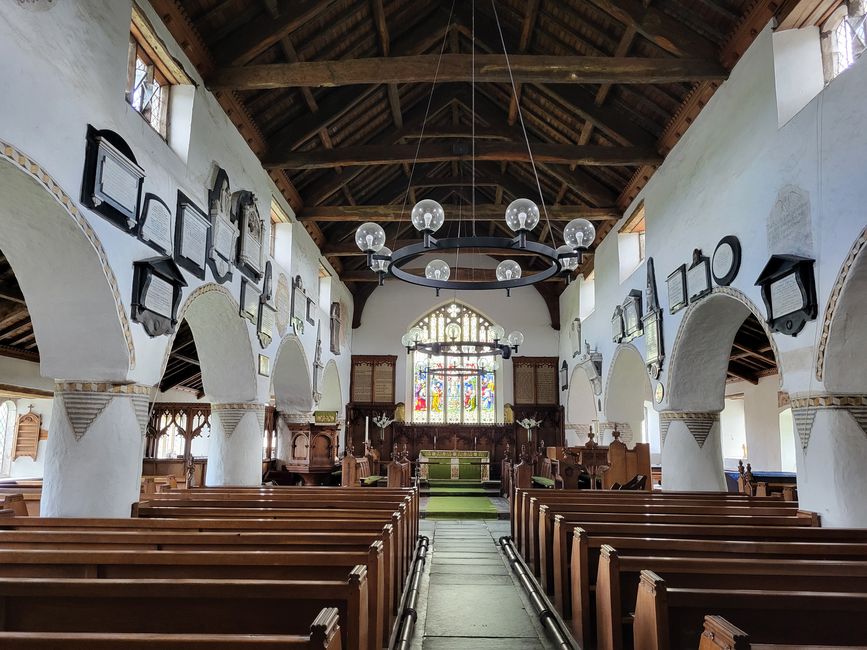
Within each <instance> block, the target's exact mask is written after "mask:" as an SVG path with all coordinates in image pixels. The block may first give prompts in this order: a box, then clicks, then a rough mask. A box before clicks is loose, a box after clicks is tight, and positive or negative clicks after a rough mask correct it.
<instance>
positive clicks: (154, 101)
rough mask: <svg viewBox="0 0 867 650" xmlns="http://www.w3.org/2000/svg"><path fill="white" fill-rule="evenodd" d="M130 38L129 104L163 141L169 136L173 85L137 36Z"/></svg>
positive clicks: (134, 32) (127, 90)
mask: <svg viewBox="0 0 867 650" xmlns="http://www.w3.org/2000/svg"><path fill="white" fill-rule="evenodd" d="M133 30H134V31H133V32H131V33H130V35H129V58H128V61H127V86H126V101H127V102H129V104H130V106H132V107H133V108H134V109H135V110H136V112H138V113H139V114H141V116H142V117H143V118H144V119H145V120H146V121H147V123H148V124H150V125H151V127H152V128H153V129H154V130H155V131H156V132H158V133H159V134H160V135H161V136H162V137H163V138H165V137H167V134H168V112H169V93H170V92H171V83H170V81H169V78H168V76H167V75H166V72H165V70H164V69H163V67H162V66H161V65H159V63H158V62H157V60H156V59H155V57H153V56H152V55H151V54H149V53H148V51H147V48H146V47H145V45H144V44H143V43H142V40H141V39H139V38H138V37H137V35H136V31H135V25H133Z"/></svg>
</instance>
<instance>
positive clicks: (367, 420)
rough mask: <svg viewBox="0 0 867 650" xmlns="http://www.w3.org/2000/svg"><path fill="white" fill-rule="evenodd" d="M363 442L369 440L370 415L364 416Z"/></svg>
mask: <svg viewBox="0 0 867 650" xmlns="http://www.w3.org/2000/svg"><path fill="white" fill-rule="evenodd" d="M364 442H370V416H369V415H365V416H364Z"/></svg>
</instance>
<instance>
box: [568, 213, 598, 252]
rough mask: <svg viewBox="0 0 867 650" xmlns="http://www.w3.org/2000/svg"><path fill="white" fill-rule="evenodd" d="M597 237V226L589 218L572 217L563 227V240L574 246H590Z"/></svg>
mask: <svg viewBox="0 0 867 650" xmlns="http://www.w3.org/2000/svg"><path fill="white" fill-rule="evenodd" d="M594 239H596V228H595V227H594V226H593V224H592V223H590V222H589V221H587V219H572V221H570V222H569V223H567V224H566V227H565V228H563V241H564V242H566V245H567V246H571V247H572V248H589V247H590V245H591V244H592V243H593V240H594Z"/></svg>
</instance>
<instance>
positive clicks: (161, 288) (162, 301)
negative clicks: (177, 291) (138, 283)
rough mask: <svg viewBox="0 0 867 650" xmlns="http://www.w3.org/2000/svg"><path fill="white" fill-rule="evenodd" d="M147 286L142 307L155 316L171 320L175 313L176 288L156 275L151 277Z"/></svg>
mask: <svg viewBox="0 0 867 650" xmlns="http://www.w3.org/2000/svg"><path fill="white" fill-rule="evenodd" d="M145 285H146V286H145V288H144V292H143V299H142V305H143V306H144V307H145V308H146V309H149V310H150V311H152V312H154V313H155V314H159V315H160V316H165V317H166V318H171V317H172V315H173V313H174V310H173V305H172V301H173V299H174V287H173V286H172V285H171V284H170V283H169V282H166V281H165V280H163V279H162V278H160V277H158V276H156V275H151V276H149V277H148V279H147V281H146V283H145Z"/></svg>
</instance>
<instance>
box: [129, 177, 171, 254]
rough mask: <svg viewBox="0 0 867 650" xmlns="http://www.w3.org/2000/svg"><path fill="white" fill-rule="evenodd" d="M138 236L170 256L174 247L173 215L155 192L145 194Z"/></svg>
mask: <svg viewBox="0 0 867 650" xmlns="http://www.w3.org/2000/svg"><path fill="white" fill-rule="evenodd" d="M138 237H139V239H141V240H142V241H143V242H144V243H146V244H148V245H149V246H150V247H151V248H153V249H155V250H157V251H159V252H160V253H162V254H163V255H168V256H170V257H171V255H172V252H173V251H174V248H175V242H174V239H175V217H174V215H173V214H172V211H171V210H170V209H169V206H167V205H166V204H165V203H164V202H163V200H162V199H160V198H159V197H158V196H157V195H156V194H150V193H148V194H145V198H144V207H143V208H142V211H141V217H140V218H139V231H138Z"/></svg>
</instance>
